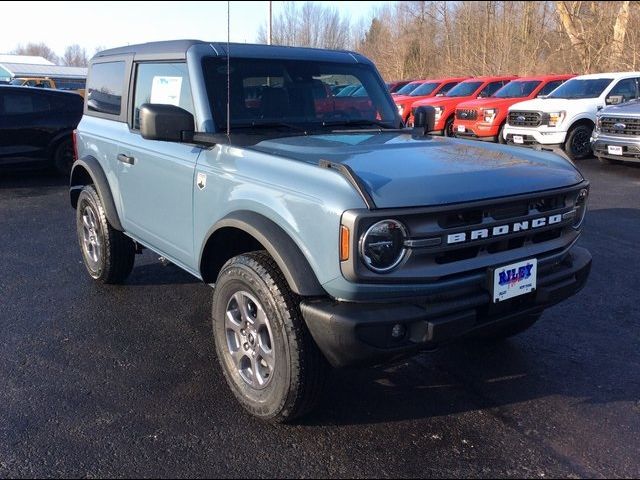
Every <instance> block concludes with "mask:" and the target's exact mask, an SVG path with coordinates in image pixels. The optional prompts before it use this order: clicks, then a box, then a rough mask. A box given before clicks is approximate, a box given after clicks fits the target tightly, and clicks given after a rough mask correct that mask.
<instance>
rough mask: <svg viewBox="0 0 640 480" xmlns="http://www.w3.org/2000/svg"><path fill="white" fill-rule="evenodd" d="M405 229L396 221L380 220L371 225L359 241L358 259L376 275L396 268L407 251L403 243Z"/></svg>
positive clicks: (405, 236)
mask: <svg viewBox="0 0 640 480" xmlns="http://www.w3.org/2000/svg"><path fill="white" fill-rule="evenodd" d="M406 238H407V229H406V228H405V226H404V225H403V224H401V223H400V222H398V221H397V220H382V221H380V222H377V223H375V224H373V225H372V226H371V227H369V229H368V230H367V231H366V233H365V234H364V235H363V236H362V238H361V239H360V257H361V258H362V261H363V262H364V263H365V265H366V266H367V267H368V268H369V269H370V270H373V271H374V272H376V273H386V272H390V271H391V270H393V269H394V268H396V267H397V266H398V265H399V264H400V262H401V261H402V259H403V258H404V256H405V254H406V253H407V249H406V248H405V246H404V241H405V239H406Z"/></svg>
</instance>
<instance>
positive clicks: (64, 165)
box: [53, 139, 74, 177]
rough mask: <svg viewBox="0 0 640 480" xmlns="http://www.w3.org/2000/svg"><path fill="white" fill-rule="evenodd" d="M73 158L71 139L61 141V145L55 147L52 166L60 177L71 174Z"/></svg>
mask: <svg viewBox="0 0 640 480" xmlns="http://www.w3.org/2000/svg"><path fill="white" fill-rule="evenodd" d="M73 157H74V155H73V142H72V141H71V139H68V140H63V141H62V143H60V145H58V146H57V147H56V150H55V152H54V154H53V165H54V166H55V167H56V171H57V172H58V173H59V174H60V175H64V176H67V177H68V176H69V175H70V174H71V166H72V165H73V160H74V158H73Z"/></svg>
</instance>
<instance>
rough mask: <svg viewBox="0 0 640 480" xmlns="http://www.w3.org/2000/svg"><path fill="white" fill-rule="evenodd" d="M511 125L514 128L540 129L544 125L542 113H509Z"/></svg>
mask: <svg viewBox="0 0 640 480" xmlns="http://www.w3.org/2000/svg"><path fill="white" fill-rule="evenodd" d="M509 125H511V126H513V127H539V126H540V125H542V113H540V112H519V111H514V112H509Z"/></svg>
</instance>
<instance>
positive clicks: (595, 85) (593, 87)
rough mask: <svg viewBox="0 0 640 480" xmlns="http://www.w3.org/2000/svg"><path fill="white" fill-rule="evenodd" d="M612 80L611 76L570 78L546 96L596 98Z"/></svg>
mask: <svg viewBox="0 0 640 480" xmlns="http://www.w3.org/2000/svg"><path fill="white" fill-rule="evenodd" d="M612 81H613V79H611V78H589V79H579V78H572V79H571V80H568V81H566V82H564V83H563V84H562V85H560V86H559V87H558V88H556V89H555V90H554V91H553V92H551V93H550V94H549V96H547V98H567V99H571V98H598V97H599V96H600V95H601V94H602V92H604V89H605V88H607V87H608V86H609V84H610V83H611V82H612Z"/></svg>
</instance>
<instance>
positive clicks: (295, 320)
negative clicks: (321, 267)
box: [212, 251, 329, 423]
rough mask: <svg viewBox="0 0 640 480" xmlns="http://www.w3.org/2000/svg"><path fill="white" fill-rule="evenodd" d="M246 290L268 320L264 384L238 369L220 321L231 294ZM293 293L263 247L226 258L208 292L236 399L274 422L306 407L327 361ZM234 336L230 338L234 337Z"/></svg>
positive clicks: (314, 400) (223, 363)
mask: <svg viewBox="0 0 640 480" xmlns="http://www.w3.org/2000/svg"><path fill="white" fill-rule="evenodd" d="M239 292H247V293H248V294H250V295H251V296H253V297H254V298H255V299H257V301H258V302H259V303H260V304H261V308H262V309H263V311H264V313H265V314H266V316H267V318H268V321H269V322H270V324H271V335H272V337H273V339H272V345H271V349H272V351H273V352H274V358H275V368H274V370H273V374H272V375H271V377H270V383H268V384H267V385H266V387H264V388H263V389H258V388H254V387H252V386H251V385H250V384H249V383H248V382H247V381H246V380H245V379H244V378H243V377H242V376H241V373H240V368H238V367H237V365H236V360H234V358H233V356H232V354H231V350H230V348H229V346H228V345H229V344H228V342H229V340H228V335H229V332H230V330H228V328H227V326H226V325H227V324H226V323H225V316H226V315H227V309H228V305H230V301H231V299H232V298H233V296H234V295H236V294H238V293H239ZM299 303H300V297H298V296H297V295H296V294H294V293H293V292H292V291H291V290H290V288H289V285H288V284H287V281H286V280H285V278H284V275H283V274H282V272H281V271H280V269H279V268H278V266H277V264H276V263H275V261H274V260H273V259H272V258H271V256H270V255H269V254H268V253H267V252H265V251H256V252H251V253H246V254H243V255H239V256H237V257H234V258H232V259H230V260H229V261H228V262H227V263H226V264H225V265H224V266H223V267H222V270H221V271H220V273H219V275H218V279H217V282H216V285H215V289H214V293H213V306H212V320H213V332H214V340H215V345H216V353H217V356H218V361H219V362H220V365H221V367H222V371H223V373H224V376H225V378H226V380H227V383H228V385H229V387H230V389H231V391H232V392H233V394H234V395H235V396H236V398H237V399H238V401H239V402H240V404H241V405H242V406H243V407H244V408H245V409H246V410H247V411H248V412H249V413H251V414H252V415H254V416H256V417H258V418H260V419H262V420H266V421H269V422H273V423H287V422H291V421H293V420H295V419H297V418H299V417H301V416H303V415H305V414H306V413H308V412H310V411H311V410H312V409H313V408H314V407H315V406H316V404H317V403H318V400H319V399H320V397H321V394H322V391H323V389H324V384H325V380H326V377H327V373H328V370H329V365H328V363H327V361H326V360H325V358H324V356H323V355H322V353H321V352H320V350H319V349H318V347H317V346H316V344H315V342H314V341H313V338H312V337H311V334H310V333H309V330H308V329H307V327H306V325H305V323H304V320H303V318H302V314H301V313H300V307H299ZM234 342H235V340H234Z"/></svg>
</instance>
